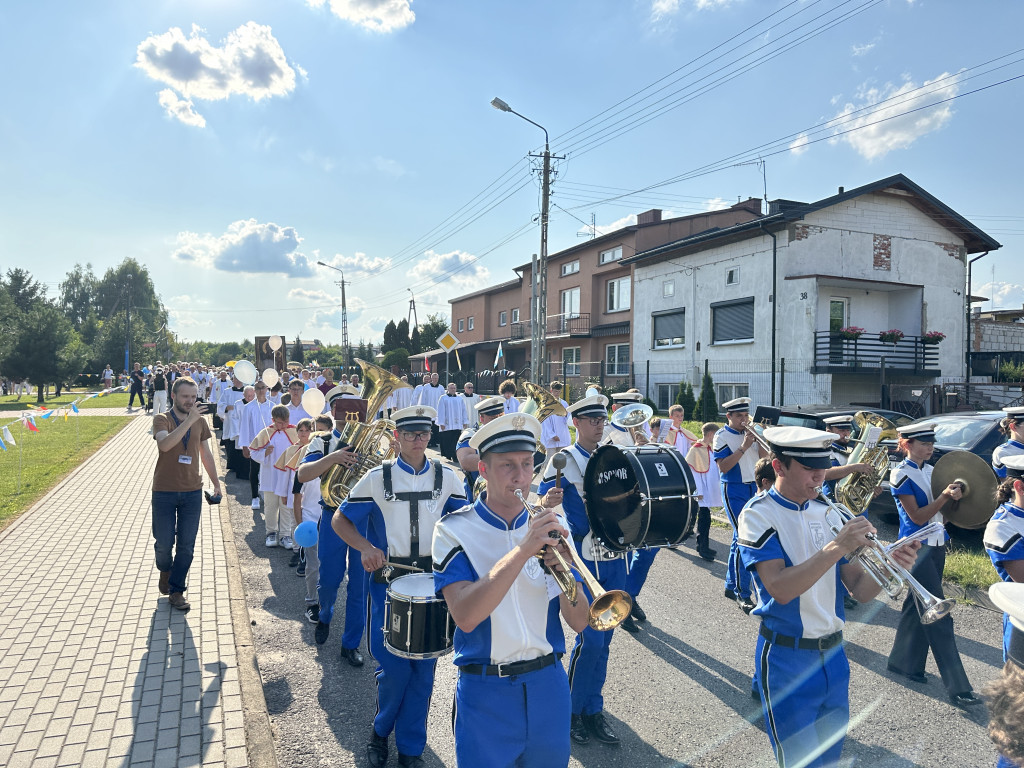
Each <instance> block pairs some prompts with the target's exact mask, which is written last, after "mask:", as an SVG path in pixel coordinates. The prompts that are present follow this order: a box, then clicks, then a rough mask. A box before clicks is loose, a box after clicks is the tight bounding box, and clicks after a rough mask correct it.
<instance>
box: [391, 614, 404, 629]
mask: <svg viewBox="0 0 1024 768" xmlns="http://www.w3.org/2000/svg"><path fill="white" fill-rule="evenodd" d="M401 629H402V617H401V616H400V615H398V614H397V613H393V614H391V631H392V632H400V631H401Z"/></svg>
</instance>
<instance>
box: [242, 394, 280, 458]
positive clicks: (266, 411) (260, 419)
mask: <svg viewBox="0 0 1024 768" xmlns="http://www.w3.org/2000/svg"><path fill="white" fill-rule="evenodd" d="M273 407H274V404H273V403H272V402H270V401H269V400H266V401H264V402H262V403H261V402H260V401H259V400H258V399H257V398H253V399H252V400H250V401H249V402H248V403H246V404H245V405H244V406H243V407H242V415H241V419H240V421H239V424H238V440H237V441H236V442H237V443H238V446H239V447H242V446H243V445H246V446H247V445H249V443H251V442H252V439H253V438H254V437H256V435H258V434H259V433H260V432H261V431H262V430H263V429H266V428H267V427H272V426H273V425H274V419H273V418H272V417H271V415H270V409H271V408H273Z"/></svg>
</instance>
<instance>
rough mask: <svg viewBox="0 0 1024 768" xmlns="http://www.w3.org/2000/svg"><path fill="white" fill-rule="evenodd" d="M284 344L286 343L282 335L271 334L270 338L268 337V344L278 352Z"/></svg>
mask: <svg viewBox="0 0 1024 768" xmlns="http://www.w3.org/2000/svg"><path fill="white" fill-rule="evenodd" d="M282 344H284V342H283V341H282V340H281V337H280V336H271V337H270V338H269V339H267V346H269V347H270V348H271V349H272V350H274V351H275V352H277V350H279V349H280V348H281V345H282Z"/></svg>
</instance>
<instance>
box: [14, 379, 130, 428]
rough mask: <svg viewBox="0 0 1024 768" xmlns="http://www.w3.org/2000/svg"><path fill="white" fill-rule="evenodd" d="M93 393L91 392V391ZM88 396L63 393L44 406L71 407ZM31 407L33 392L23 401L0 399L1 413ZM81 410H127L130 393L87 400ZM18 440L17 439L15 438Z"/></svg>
mask: <svg viewBox="0 0 1024 768" xmlns="http://www.w3.org/2000/svg"><path fill="white" fill-rule="evenodd" d="M90 391H91V390H90ZM86 394H88V392H87V391H85V390H82V391H80V392H67V391H64V392H61V395H60V397H53V396H50V397H48V398H46V400H45V401H44V402H43V405H44V406H45V407H46V408H60V407H61V406H62V405H71V403H73V402H74V401H75V400H77V399H78V398H80V397H82V396H83V395H86ZM30 405H37V403H36V395H35V393H34V392H33V393H32V395H31V396H28V395H22V398H21V400H18V399H17V395H6V396H4V397H0V412H3V411H27V410H29V406H30ZM138 405H139V402H138V398H136V400H135V407H136V408H137V407H138ZM78 407H79V408H127V407H128V393H127V392H115V393H114V394H112V395H105V396H104V397H93V398H90V399H89V400H86V401H85V402H84V403H79V404H78ZM15 440H17V438H15Z"/></svg>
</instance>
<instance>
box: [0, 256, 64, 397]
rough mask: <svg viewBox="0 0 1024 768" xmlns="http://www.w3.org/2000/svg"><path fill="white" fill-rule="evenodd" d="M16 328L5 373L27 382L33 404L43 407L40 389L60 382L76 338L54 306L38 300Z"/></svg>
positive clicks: (24, 314)
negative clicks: (34, 394)
mask: <svg viewBox="0 0 1024 768" xmlns="http://www.w3.org/2000/svg"><path fill="white" fill-rule="evenodd" d="M8 274H9V273H8ZM19 325H20V329H19V333H18V335H17V338H16V340H15V342H14V345H13V347H12V348H11V350H10V352H9V353H8V354H7V357H6V360H5V364H4V370H5V372H6V373H7V374H8V375H10V376H12V377H14V378H24V379H27V380H28V381H29V383H31V384H32V385H33V386H35V387H36V391H37V393H38V394H37V401H36V402H38V403H42V402H43V387H44V386H46V385H47V384H51V383H54V382H56V381H58V380H59V378H60V375H61V362H60V361H61V359H62V357H63V358H64V359H67V358H68V357H69V356H70V357H74V354H75V352H74V350H71V351H70V353H69V349H68V348H69V346H71V347H74V346H75V345H76V344H80V341H79V339H78V334H77V333H75V330H74V328H72V327H71V322H70V321H69V320H68V319H67V318H66V317H64V314H63V312H61V310H60V309H59V308H58V307H57V306H56V305H55V304H52V303H50V302H48V301H43V300H41V299H40V300H38V301H36V303H35V305H33V306H31V307H30V308H29V309H28V311H26V312H22V313H21V317H20V318H19Z"/></svg>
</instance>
